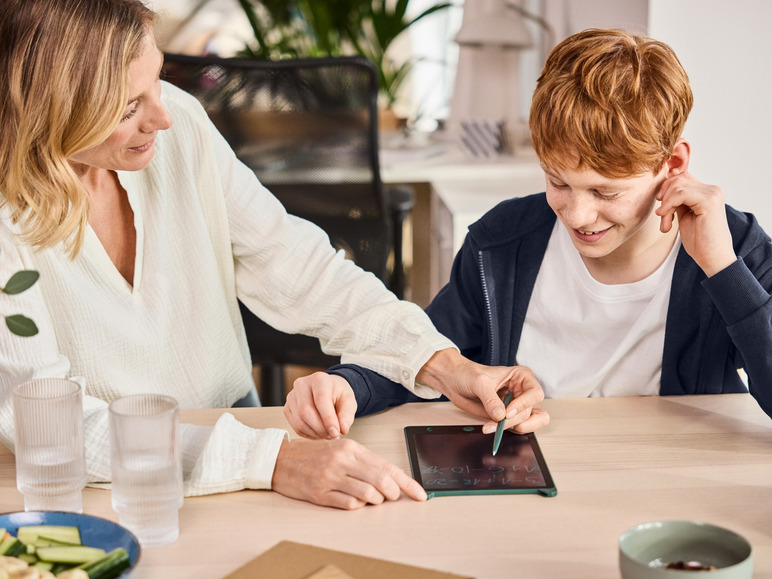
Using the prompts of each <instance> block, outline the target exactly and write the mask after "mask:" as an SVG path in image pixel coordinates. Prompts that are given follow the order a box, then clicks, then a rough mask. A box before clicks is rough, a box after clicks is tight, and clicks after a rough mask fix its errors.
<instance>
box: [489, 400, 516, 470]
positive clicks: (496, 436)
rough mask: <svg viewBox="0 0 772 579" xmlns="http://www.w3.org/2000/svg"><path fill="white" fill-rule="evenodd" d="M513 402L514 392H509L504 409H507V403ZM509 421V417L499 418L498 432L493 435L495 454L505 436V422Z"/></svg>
mask: <svg viewBox="0 0 772 579" xmlns="http://www.w3.org/2000/svg"><path fill="white" fill-rule="evenodd" d="M510 402H512V392H507V394H506V396H504V410H505V411H506V409H507V405H508V404H509V403H510ZM506 421H507V417H506V416H504V418H503V419H502V420H499V424H498V426H496V434H494V435H493V456H496V453H497V452H498V451H499V445H500V444H501V437H502V436H504V423H505V422H506Z"/></svg>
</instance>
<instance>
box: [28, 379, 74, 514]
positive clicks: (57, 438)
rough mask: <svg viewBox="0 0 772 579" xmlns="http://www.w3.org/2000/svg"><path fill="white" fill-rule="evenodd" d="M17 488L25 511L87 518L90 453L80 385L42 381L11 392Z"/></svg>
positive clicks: (71, 382) (60, 381) (39, 380)
mask: <svg viewBox="0 0 772 579" xmlns="http://www.w3.org/2000/svg"><path fill="white" fill-rule="evenodd" d="M13 419H14V432H15V439H16V452H15V454H16V485H17V487H18V489H19V491H21V493H22V494H23V495H24V510H26V511H72V512H75V513H82V512H83V487H84V486H86V452H85V445H84V442H83V394H82V389H81V386H80V384H78V383H77V382H74V381H72V380H66V379H63V378H39V379H36V380H31V381H29V382H25V383H24V384H21V385H20V386H17V387H16V389H15V390H14V391H13Z"/></svg>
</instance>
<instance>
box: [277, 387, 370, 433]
mask: <svg viewBox="0 0 772 579" xmlns="http://www.w3.org/2000/svg"><path fill="white" fill-rule="evenodd" d="M356 411H357V401H356V398H355V397H354V391H353V390H352V389H351V386H349V383H348V381H347V380H346V379H345V378H343V377H341V376H336V375H333V374H326V373H324V372H315V373H314V374H311V375H310V376H304V377H303V378H298V379H297V380H295V382H294V384H293V386H292V390H291V391H290V392H289V394H287V402H286V403H285V404H284V416H285V417H286V418H287V420H288V421H289V423H290V426H292V428H293V429H294V430H295V432H297V433H298V434H299V435H300V436H304V437H305V438H327V439H334V438H338V437H339V436H340V435H341V434H347V433H348V430H349V428H351V424H352V423H353V422H354V416H355V415H356Z"/></svg>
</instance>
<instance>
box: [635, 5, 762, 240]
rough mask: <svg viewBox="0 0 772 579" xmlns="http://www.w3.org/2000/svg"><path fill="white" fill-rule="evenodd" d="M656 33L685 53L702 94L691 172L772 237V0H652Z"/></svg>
mask: <svg viewBox="0 0 772 579" xmlns="http://www.w3.org/2000/svg"><path fill="white" fill-rule="evenodd" d="M649 5H650V6H649V35H650V36H653V37H654V38H657V39H659V40H662V41H664V42H667V43H668V44H669V45H670V46H672V47H673V49H674V50H675V51H676V53H677V54H678V55H679V58H680V59H681V62H682V63H683V65H684V68H685V69H686V71H687V73H688V74H689V78H690V80H691V84H692V90H693V91H694V109H693V110H692V114H691V115H690V117H689V121H688V122H687V125H686V130H685V136H686V138H687V139H689V141H690V142H691V144H692V162H691V167H690V170H691V171H692V172H693V173H694V174H695V175H696V176H697V177H698V178H699V179H701V180H702V181H705V182H708V183H713V184H716V185H719V186H720V187H721V188H722V189H723V190H724V194H725V197H726V200H727V203H729V204H730V205H733V206H734V207H736V208H737V209H741V210H743V211H748V212H751V213H754V214H755V215H756V218H757V219H758V220H759V222H760V223H761V225H762V226H763V227H764V229H765V230H766V231H767V232H768V233H772V175H770V174H769V173H770V172H772V108H771V104H770V103H771V102H772V99H771V98H770V97H771V96H772V62H770V61H771V60H772V35H770V34H769V26H770V23H771V22H772V3H770V2H769V1H768V0H738V1H735V2H725V1H723V0H722V1H719V0H649Z"/></svg>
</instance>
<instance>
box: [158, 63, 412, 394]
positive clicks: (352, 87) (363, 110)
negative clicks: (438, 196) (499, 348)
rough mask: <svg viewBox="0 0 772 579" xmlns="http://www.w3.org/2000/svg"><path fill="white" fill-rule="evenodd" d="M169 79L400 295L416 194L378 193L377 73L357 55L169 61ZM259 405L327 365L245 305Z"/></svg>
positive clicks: (315, 346) (314, 348) (293, 204)
mask: <svg viewBox="0 0 772 579" xmlns="http://www.w3.org/2000/svg"><path fill="white" fill-rule="evenodd" d="M163 72H164V78H165V80H167V81H169V82H171V83H173V84H175V85H177V86H179V87H181V88H182V89H184V90H186V91H188V92H189V93H191V94H193V95H194V96H195V97H196V98H198V100H199V101H200V102H201V103H202V104H203V106H204V108H205V109H206V111H207V113H208V114H209V116H210V118H211V119H212V121H213V122H214V124H215V125H216V126H217V128H218V129H219V130H220V132H221V133H222V134H223V136H224V137H225V139H226V140H227V141H228V142H229V144H230V145H231V147H232V148H233V150H234V151H235V153H236V155H237V156H238V157H239V158H240V159H241V160H242V161H243V162H244V163H245V164H247V165H248V166H249V167H251V168H252V169H253V170H254V171H255V174H256V175H257V177H258V178H259V179H260V181H261V182H262V183H263V184H265V185H266V187H268V189H269V190H270V191H271V192H272V193H273V194H274V195H276V197H277V198H278V199H279V200H280V201H281V202H282V203H283V204H284V206H285V208H286V209H287V211H288V212H289V213H292V214H295V215H298V216H300V217H303V218H305V219H308V220H309V221H312V222H314V223H316V224H317V225H319V226H320V227H321V228H322V229H324V230H325V231H326V233H327V234H328V235H329V237H330V241H331V242H332V244H333V245H334V246H335V247H336V248H338V249H343V250H344V251H345V252H346V254H347V256H348V257H349V258H350V259H352V260H353V261H354V262H355V263H357V264H358V265H359V266H360V267H362V268H363V269H366V270H368V271H371V272H373V273H374V274H375V275H376V276H378V277H379V278H380V279H381V280H383V281H384V283H386V284H387V286H388V287H389V288H390V289H391V290H392V291H393V292H394V293H395V294H396V295H397V296H398V297H400V298H401V297H402V296H403V293H404V284H405V278H404V271H403V266H402V225H403V222H404V220H405V218H406V216H407V214H408V213H409V212H410V209H411V208H412V206H413V192H412V191H410V190H407V189H404V188H394V189H389V190H386V189H384V187H383V184H382V182H381V176H380V167H379V161H378V124H377V96H378V82H377V73H376V69H375V67H374V66H373V64H372V63H371V62H370V61H368V60H366V59H364V58H360V57H326V58H315V59H290V60H281V61H266V60H251V59H236V58H219V57H214V56H203V57H199V56H187V55H174V54H167V55H166V56H165V63H164V68H163ZM241 310H242V317H243V319H244V326H245V328H246V331H247V340H248V342H249V348H250V353H251V356H252V362H253V364H257V365H259V366H260V379H261V398H262V403H263V404H264V405H280V404H283V403H284V395H285V384H284V365H285V364H298V365H303V366H320V367H326V366H329V365H331V364H334V363H337V362H338V358H336V357H332V356H327V355H325V354H324V353H323V352H322V351H321V348H320V346H319V341H318V340H316V339H315V338H310V337H308V336H300V335H288V334H284V333H282V332H279V331H277V330H275V329H273V328H271V327H270V326H268V325H267V324H265V323H264V322H262V321H261V320H259V319H258V318H257V317H255V316H254V315H253V314H252V313H251V312H250V311H248V310H247V309H246V308H245V307H244V306H243V305H242V306H241Z"/></svg>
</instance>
